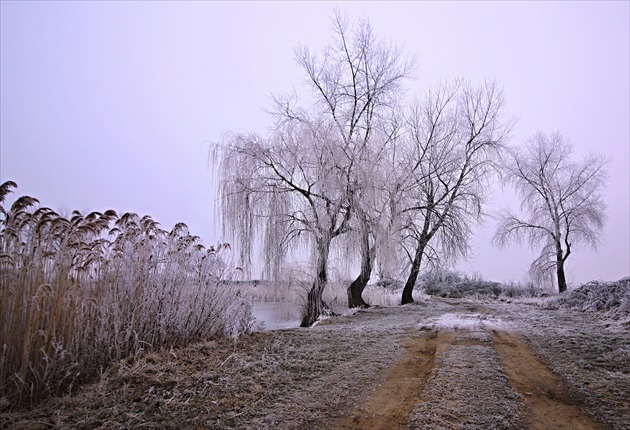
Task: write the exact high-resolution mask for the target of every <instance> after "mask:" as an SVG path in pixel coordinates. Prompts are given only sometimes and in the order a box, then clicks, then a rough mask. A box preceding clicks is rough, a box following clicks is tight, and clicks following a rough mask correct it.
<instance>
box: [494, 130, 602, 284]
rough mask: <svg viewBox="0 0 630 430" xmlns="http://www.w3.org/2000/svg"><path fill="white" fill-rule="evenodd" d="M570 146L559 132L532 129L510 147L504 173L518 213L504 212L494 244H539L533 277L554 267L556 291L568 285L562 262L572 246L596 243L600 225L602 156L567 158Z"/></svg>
mask: <svg viewBox="0 0 630 430" xmlns="http://www.w3.org/2000/svg"><path fill="white" fill-rule="evenodd" d="M572 152H573V147H572V145H571V144H570V143H569V142H568V141H567V139H565V138H564V137H563V136H562V135H561V134H560V133H552V134H549V135H547V134H544V133H540V132H539V133H537V134H536V135H534V136H533V137H532V138H531V139H529V140H528V141H527V142H526V144H525V146H524V147H523V148H519V149H515V150H514V151H512V153H511V156H510V158H509V161H508V162H507V164H506V166H505V175H506V179H507V181H508V182H509V183H511V184H512V185H513V186H514V188H515V189H516V191H517V192H518V194H519V195H520V197H521V199H522V203H521V209H522V211H523V212H524V213H525V214H526V215H525V216H523V217H520V216H517V215H515V214H513V213H512V212H509V211H505V212H504V213H503V214H502V216H501V220H500V223H499V225H498V228H497V231H496V234H495V236H494V243H495V244H497V245H499V246H502V247H505V246H507V245H508V244H509V243H511V242H512V241H522V240H523V239H525V240H527V242H529V245H530V246H531V247H532V248H533V247H536V246H537V245H542V249H541V253H540V256H539V257H538V258H537V259H536V260H534V262H533V263H532V265H531V269H530V270H531V273H532V275H533V276H534V277H535V278H537V279H542V278H543V277H545V276H547V275H549V274H551V273H553V271H554V270H555V274H556V278H557V282H558V289H559V291H560V292H563V291H565V290H566V289H567V282H566V277H565V262H566V261H567V258H568V257H569V255H571V251H572V250H573V246H574V245H577V244H584V245H590V246H592V247H597V245H598V243H599V241H600V232H601V230H602V228H603V227H604V221H605V204H604V201H603V200H602V195H601V191H602V188H603V187H604V185H605V179H606V170H605V165H606V162H605V160H604V159H603V158H602V157H601V156H598V155H589V156H587V157H585V158H584V159H583V160H581V161H574V160H573V159H572Z"/></svg>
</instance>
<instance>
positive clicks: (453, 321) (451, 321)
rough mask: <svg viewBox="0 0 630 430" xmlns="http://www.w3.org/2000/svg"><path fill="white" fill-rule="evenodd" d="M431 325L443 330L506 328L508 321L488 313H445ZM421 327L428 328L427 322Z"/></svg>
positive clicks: (433, 327)
mask: <svg viewBox="0 0 630 430" xmlns="http://www.w3.org/2000/svg"><path fill="white" fill-rule="evenodd" d="M430 325H431V326H432V327H431V328H432V329H442V330H462V329H468V330H472V329H480V328H493V329H504V328H505V327H506V326H507V322H505V321H503V320H502V319H500V318H494V317H492V316H490V315H488V314H481V313H445V314H442V315H440V316H439V317H438V318H437V319H435V320H434V321H432V323H431V324H430ZM420 329H427V324H426V323H423V324H422V325H421V327H420Z"/></svg>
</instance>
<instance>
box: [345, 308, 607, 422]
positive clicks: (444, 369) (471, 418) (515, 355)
mask: <svg viewBox="0 0 630 430" xmlns="http://www.w3.org/2000/svg"><path fill="white" fill-rule="evenodd" d="M451 304H452V305H453V309H452V311H453V312H449V313H446V314H443V315H441V316H440V317H439V318H437V319H436V320H433V321H431V320H429V321H427V322H425V324H424V325H422V326H421V327H420V330H422V332H421V334H417V333H413V332H410V333H409V336H408V338H407V339H405V342H404V345H405V348H406V352H405V353H404V354H403V356H402V357H401V358H400V359H399V360H398V361H397V362H396V363H394V365H393V366H391V367H390V368H389V369H388V370H387V373H386V376H385V379H384V381H383V383H382V384H381V385H380V386H379V387H378V388H377V389H375V390H374V391H373V392H372V393H371V395H370V396H369V397H368V398H367V399H366V400H365V402H364V403H363V404H362V405H361V406H359V407H358V408H356V409H354V410H353V411H352V412H351V414H350V415H349V416H348V417H347V418H345V419H343V420H342V421H341V422H340V423H338V424H337V426H336V428H338V429H343V430H350V429H357V430H358V429H361V430H372V429H373V430H377V429H407V428H418V429H429V428H431V429H433V428H436V429H437V428H486V429H489V428H501V429H510V428H527V429H558V430H563V429H566V430H587V429H606V428H609V426H607V425H603V424H601V423H598V422H596V421H594V420H593V419H592V418H591V417H589V416H588V415H586V414H585V412H584V411H583V402H582V401H581V400H580V398H579V396H578V395H576V394H574V393H572V392H571V388H570V387H568V386H567V384H566V383H565V382H564V381H563V380H562V378H561V377H559V376H558V375H556V374H555V373H554V372H552V371H551V370H550V369H549V368H548V367H547V366H546V365H545V363H544V362H543V361H542V360H541V359H540V358H539V357H538V356H537V355H536V353H535V352H534V351H533V350H532V348H531V346H530V345H529V343H528V342H527V340H526V339H525V337H524V336H523V334H522V333H520V332H519V331H518V329H517V328H516V325H515V324H506V323H505V322H504V321H502V320H500V319H499V318H498V317H496V314H497V312H496V311H495V310H494V309H492V308H490V307H487V306H470V305H469V306H458V303H457V302H452V303H451Z"/></svg>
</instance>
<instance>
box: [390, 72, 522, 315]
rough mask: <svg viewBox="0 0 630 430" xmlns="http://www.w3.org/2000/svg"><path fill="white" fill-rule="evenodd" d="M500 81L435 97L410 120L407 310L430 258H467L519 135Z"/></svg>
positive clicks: (449, 89)
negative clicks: (504, 151) (496, 170)
mask: <svg viewBox="0 0 630 430" xmlns="http://www.w3.org/2000/svg"><path fill="white" fill-rule="evenodd" d="M504 105H505V101H504V96H503V93H502V91H501V89H500V88H499V87H498V85H497V84H496V83H495V82H485V83H483V84H481V85H478V86H472V85H469V84H465V83H463V82H461V81H454V82H452V83H447V84H442V85H439V86H437V87H436V88H435V89H433V90H431V91H429V92H428V94H427V95H426V97H425V98H424V100H422V101H421V102H420V103H418V104H417V105H416V106H415V107H414V108H413V109H412V112H411V115H410V116H409V120H408V127H409V131H410V133H409V134H408V136H409V139H408V147H407V151H408V155H407V156H406V157H405V158H406V160H407V164H406V167H405V171H406V172H407V173H408V175H407V177H406V181H404V184H405V185H404V189H405V197H406V198H405V202H406V203H405V204H406V207H404V208H403V209H402V210H401V213H400V215H401V216H402V217H403V219H404V221H403V224H402V225H403V226H404V233H405V234H406V237H405V239H406V241H407V242H408V243H409V242H410V243H411V244H412V247H413V248H415V250H413V251H409V257H410V260H411V269H410V272H409V276H408V278H407V281H406V283H405V286H404V288H403V293H402V300H401V301H402V304H406V303H412V302H413V297H412V292H413V288H414V286H415V283H416V280H417V277H418V274H419V271H420V267H421V265H422V262H423V258H429V259H432V260H434V261H435V260H439V261H441V262H442V263H444V262H448V261H453V260H455V259H457V258H458V257H462V256H465V255H466V254H467V252H468V243H469V238H470V235H471V226H472V225H473V223H475V222H479V221H480V220H481V216H482V205H483V203H484V199H485V197H486V192H485V190H487V189H488V183H487V180H488V178H489V175H490V173H491V171H492V168H493V166H494V160H496V157H497V155H498V154H499V151H500V150H501V148H502V147H503V145H504V142H505V139H506V137H507V135H508V133H509V131H510V129H511V125H512V123H511V121H505V120H504V118H503V107H504Z"/></svg>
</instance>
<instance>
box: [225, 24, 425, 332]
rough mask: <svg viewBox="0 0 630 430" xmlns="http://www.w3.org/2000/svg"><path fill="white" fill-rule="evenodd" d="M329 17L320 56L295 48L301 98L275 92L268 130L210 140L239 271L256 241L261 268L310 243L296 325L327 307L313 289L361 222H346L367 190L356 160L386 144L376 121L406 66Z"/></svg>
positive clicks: (393, 102) (381, 120)
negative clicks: (335, 246)
mask: <svg viewBox="0 0 630 430" xmlns="http://www.w3.org/2000/svg"><path fill="white" fill-rule="evenodd" d="M332 22H333V33H334V34H333V36H334V37H333V42H332V44H331V45H329V46H328V47H327V48H325V49H324V51H323V52H322V54H321V55H319V56H316V55H314V54H312V53H311V51H310V50H309V49H308V48H306V47H299V48H298V49H297V50H296V58H297V62H298V64H299V65H300V66H301V68H302V69H303V70H304V72H305V75H306V78H307V84H308V86H309V89H310V90H311V95H312V97H311V99H310V100H309V102H310V103H308V104H307V105H305V106H302V105H300V103H299V101H298V100H297V97H295V96H281V97H275V98H274V104H273V106H272V107H271V109H270V113H271V114H272V115H273V118H274V122H273V125H272V131H271V132H270V133H269V135H268V136H266V137H261V136H257V135H252V134H243V133H241V134H232V133H230V134H227V135H226V136H225V137H224V139H223V141H222V142H221V143H220V144H219V145H218V152H219V156H218V159H219V174H220V177H221V181H220V184H221V185H220V200H219V204H220V211H221V214H222V217H221V219H222V224H223V229H224V233H225V234H226V235H227V236H229V237H233V238H235V239H236V243H237V244H238V245H240V249H241V254H242V258H241V263H242V265H243V268H244V269H245V270H247V267H248V266H249V265H250V262H251V252H252V244H253V243H254V242H255V240H256V238H258V239H259V240H260V241H261V242H262V249H263V258H264V262H265V267H266V270H267V272H268V274H271V273H273V272H277V271H278V270H279V268H280V267H281V264H282V261H283V259H284V256H285V255H286V254H287V252H288V251H289V250H290V249H291V247H294V246H300V245H305V244H306V245H310V246H311V249H312V263H313V267H314V274H313V286H312V287H311V289H310V291H309V294H308V302H307V309H306V313H305V316H304V319H303V321H302V325H303V326H309V325H311V324H313V323H314V322H315V321H316V320H317V318H318V317H319V316H320V315H321V314H322V313H325V312H327V308H328V307H327V306H326V304H325V303H324V302H323V301H322V293H323V291H324V289H325V287H326V284H327V279H328V271H327V266H328V257H329V253H330V249H331V243H332V241H333V240H334V239H335V238H337V237H339V236H341V235H343V234H345V233H347V232H348V231H349V230H350V229H351V227H352V226H353V224H354V225H358V224H360V222H359V223H357V222H356V221H355V222H354V223H353V222H352V220H353V219H359V220H360V219H361V215H360V213H361V212H357V211H355V210H354V208H355V207H359V206H361V204H360V201H361V199H363V198H364V196H367V195H369V194H370V192H371V191H370V190H372V189H374V187H372V186H371V185H369V183H368V182H366V181H365V176H364V175H363V174H362V172H364V171H365V170H364V168H365V163H372V164H371V166H372V168H377V167H376V164H377V161H376V160H375V159H371V156H372V155H375V154H378V153H379V151H378V148H383V147H385V146H386V145H387V140H388V133H387V131H386V128H385V127H384V125H385V124H387V121H388V119H389V118H390V117H391V114H392V111H393V110H394V108H395V107H396V106H397V105H398V102H399V98H400V96H401V91H402V84H403V82H404V80H405V78H407V77H408V76H409V74H410V72H411V67H412V65H413V62H412V61H408V60H406V59H405V58H404V57H403V55H402V53H401V51H400V50H399V49H398V48H396V47H395V46H393V45H391V44H388V43H386V42H383V41H381V40H379V39H378V38H376V36H375V35H374V32H373V30H372V27H371V26H370V24H369V23H368V22H367V21H361V22H360V23H359V24H358V25H357V26H356V27H351V26H349V25H348V23H347V22H346V21H345V20H344V19H343V18H342V17H341V16H340V15H339V14H336V15H335V16H334V17H333V20H332ZM375 148H376V149H375ZM368 154H369V155H368ZM363 207H365V205H363ZM357 216H358V218H356V217H357Z"/></svg>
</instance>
